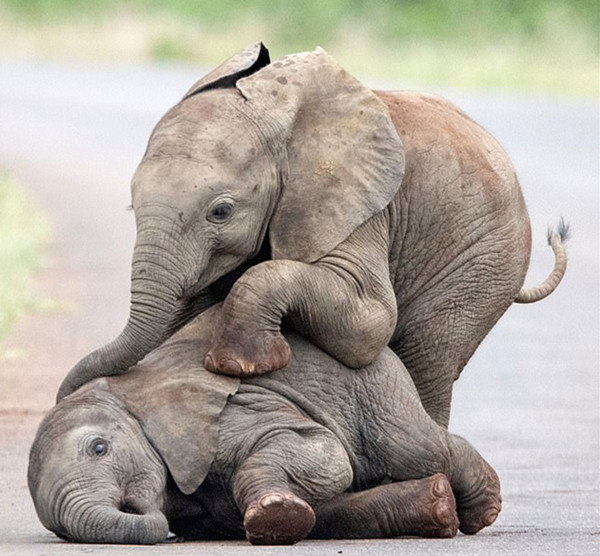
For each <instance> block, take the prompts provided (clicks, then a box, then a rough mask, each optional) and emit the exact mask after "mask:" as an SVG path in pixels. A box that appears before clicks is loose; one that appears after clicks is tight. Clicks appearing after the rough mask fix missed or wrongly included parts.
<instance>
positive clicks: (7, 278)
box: [0, 173, 49, 342]
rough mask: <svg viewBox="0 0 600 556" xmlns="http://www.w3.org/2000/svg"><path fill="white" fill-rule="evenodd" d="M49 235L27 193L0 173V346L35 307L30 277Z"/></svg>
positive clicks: (36, 266) (45, 224)
mask: <svg viewBox="0 0 600 556" xmlns="http://www.w3.org/2000/svg"><path fill="white" fill-rule="evenodd" d="M48 233H49V224H48V221H47V219H46V218H45V217H44V216H43V215H42V214H41V212H40V211H39V209H38V208H37V207H35V206H34V204H33V202H32V200H31V199H30V198H29V196H28V195H27V194H26V192H25V191H24V190H23V189H22V188H21V187H20V186H19V185H18V184H17V183H16V182H15V180H14V179H12V178H10V177H9V176H7V175H6V174H4V173H0V342H2V340H3V339H4V337H5V335H6V333H7V332H8V330H9V329H10V327H11V325H12V324H13V323H14V322H15V320H16V319H17V318H18V317H19V316H21V315H22V314H23V313H24V312H25V311H27V310H28V309H32V308H34V307H35V305H36V301H35V298H34V296H33V295H32V288H31V275H32V273H33V272H34V271H35V270H36V269H37V268H38V267H39V265H40V256H41V255H40V252H41V248H42V245H43V243H44V241H45V239H46V238H47V236H48Z"/></svg>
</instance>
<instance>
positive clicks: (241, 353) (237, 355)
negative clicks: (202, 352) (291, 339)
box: [204, 330, 291, 377]
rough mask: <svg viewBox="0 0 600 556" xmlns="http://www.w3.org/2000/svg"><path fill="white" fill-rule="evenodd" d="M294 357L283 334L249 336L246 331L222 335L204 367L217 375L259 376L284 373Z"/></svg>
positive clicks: (263, 333) (207, 355) (211, 350)
mask: <svg viewBox="0 0 600 556" xmlns="http://www.w3.org/2000/svg"><path fill="white" fill-rule="evenodd" d="M290 356H291V350H290V346H289V344H288V343H287V341H286V340H285V338H284V337H283V336H282V335H281V333H279V332H277V333H273V332H260V333H256V334H252V335H249V334H247V333H244V331H243V330H239V331H237V332H229V331H227V332H226V333H225V334H220V335H218V340H217V341H216V342H215V343H214V344H213V346H212V347H211V348H210V349H209V351H208V353H207V354H206V357H205V358H204V366H205V367H206V369H207V370H208V371H210V372H213V373H217V374H223V375H230V376H237V377H248V376H258V375H262V374H265V373H269V372H271V371H277V370H279V369H283V367H285V366H286V365H287V364H288V363H289V361H290Z"/></svg>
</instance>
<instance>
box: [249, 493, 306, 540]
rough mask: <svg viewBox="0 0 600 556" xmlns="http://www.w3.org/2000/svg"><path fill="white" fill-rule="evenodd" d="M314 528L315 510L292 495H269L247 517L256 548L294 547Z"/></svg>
mask: <svg viewBox="0 0 600 556" xmlns="http://www.w3.org/2000/svg"><path fill="white" fill-rule="evenodd" d="M314 525H315V514H314V512H313V509H312V508H311V507H310V505H309V504H308V503H307V502H305V501H304V500H302V499H301V498H298V497H297V496H296V495H295V494H292V493H291V492H272V493H268V494H265V495H263V496H262V497H261V498H260V499H259V500H258V501H257V502H253V503H252V504H250V505H249V506H248V508H247V509H246V512H245V513H244V528H245V529H246V537H247V538H248V540H249V541H250V542H251V543H252V544H294V543H297V542H298V541H301V540H302V539H304V538H306V536H307V535H308V534H309V533H310V531H311V529H312V528H313V527H314Z"/></svg>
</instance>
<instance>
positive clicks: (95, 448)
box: [87, 438, 110, 457]
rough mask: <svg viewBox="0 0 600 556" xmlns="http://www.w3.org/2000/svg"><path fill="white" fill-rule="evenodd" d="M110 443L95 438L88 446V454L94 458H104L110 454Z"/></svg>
mask: <svg viewBox="0 0 600 556" xmlns="http://www.w3.org/2000/svg"><path fill="white" fill-rule="evenodd" d="M109 448H110V443H109V442H108V440H105V439H104V438H94V439H93V440H91V441H90V443H89V444H88V446H87V453H88V454H89V455H90V456H93V457H102V456H105V455H106V454H108V450H109Z"/></svg>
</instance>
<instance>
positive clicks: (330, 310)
mask: <svg viewBox="0 0 600 556" xmlns="http://www.w3.org/2000/svg"><path fill="white" fill-rule="evenodd" d="M332 259H334V257H328V258H326V259H322V260H321V261H319V262H318V263H314V264H306V263H302V262H298V261H290V260H277V261H267V262H264V263H261V264H259V265H257V266H255V267H253V268H251V269H250V270H248V271H247V272H246V273H245V274H244V275H243V276H242V277H241V278H240V279H239V280H238V281H237V282H236V284H235V285H234V287H233V288H232V290H231V292H230V294H229V295H228V297H227V299H226V300H225V303H224V305H223V308H222V311H221V318H220V321H219V323H218V324H217V325H216V329H215V332H214V335H213V342H212V346H211V348H210V349H209V351H208V353H207V354H206V358H205V366H206V368H207V369H208V370H209V371H213V372H218V373H223V374H231V375H236V376H247V375H255V374H262V373H266V372H269V371H275V370H278V369H281V368H283V367H285V366H286V365H287V364H288V362H289V358H290V348H289V345H288V343H287V342H286V340H285V339H284V337H283V336H282V334H281V322H282V319H283V318H284V317H285V318H286V320H287V321H288V322H290V323H291V324H292V325H293V326H294V328H296V329H297V330H298V331H299V332H301V333H302V334H304V335H305V336H307V337H308V338H309V339H310V340H311V341H312V342H313V343H315V344H316V345H318V346H319V347H321V348H322V349H323V350H324V351H326V352H328V353H329V354H331V355H332V356H334V357H335V358H336V359H338V360H339V361H341V362H342V363H344V364H345V365H347V366H349V367H352V368H360V367H364V366H365V365H367V364H369V363H370V362H372V361H373V360H374V359H375V358H376V357H377V356H378V355H379V353H380V352H381V350H382V349H383V348H384V347H385V346H386V345H387V343H388V341H389V339H390V337H391V335H392V333H393V331H394V327H395V324H396V311H397V309H396V301H395V296H394V292H393V289H392V286H391V283H390V282H389V278H388V273H387V269H386V268H382V269H379V268H376V267H375V266H374V265H371V266H370V268H369V269H368V270H366V269H365V268H364V267H360V266H353V264H352V263H349V264H340V263H339V261H332ZM381 266H386V265H383V264H381Z"/></svg>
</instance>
